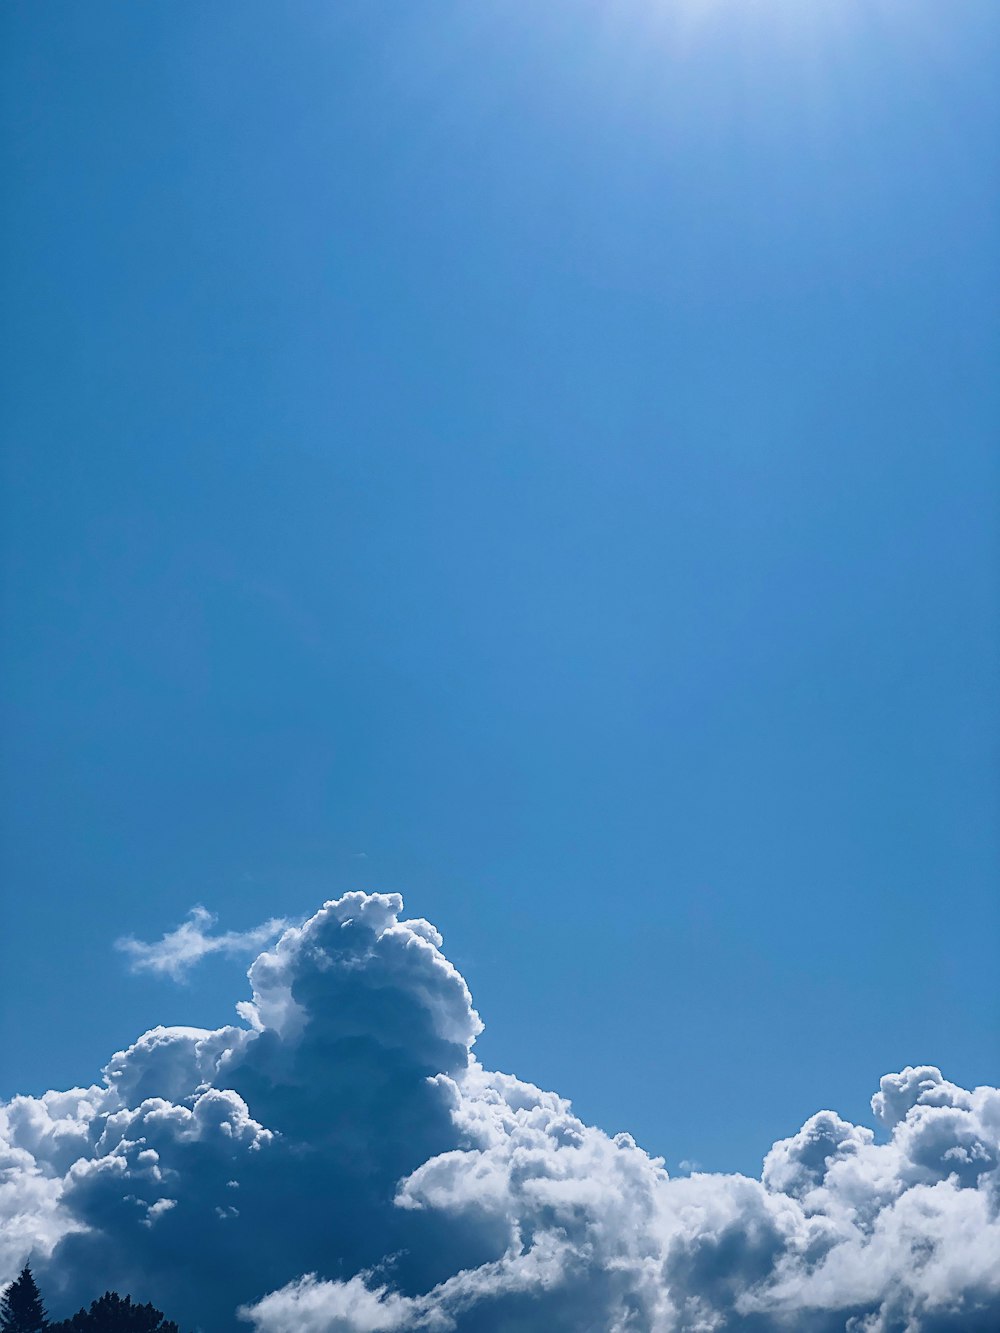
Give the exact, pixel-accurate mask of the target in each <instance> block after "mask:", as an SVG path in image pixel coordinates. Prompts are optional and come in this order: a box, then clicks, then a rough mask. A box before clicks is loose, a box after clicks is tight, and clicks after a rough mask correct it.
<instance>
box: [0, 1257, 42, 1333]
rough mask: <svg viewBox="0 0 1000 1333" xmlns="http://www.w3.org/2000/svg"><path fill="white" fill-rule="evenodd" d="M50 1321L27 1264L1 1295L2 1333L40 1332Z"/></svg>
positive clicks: (0, 1320)
mask: <svg viewBox="0 0 1000 1333" xmlns="http://www.w3.org/2000/svg"><path fill="white" fill-rule="evenodd" d="M48 1326H49V1322H48V1320H47V1319H46V1317H45V1307H44V1306H43V1305H42V1298H41V1296H40V1295H39V1294H38V1287H37V1286H36V1285H35V1279H34V1278H33V1277H32V1276H31V1269H30V1268H29V1267H28V1265H27V1264H25V1265H24V1267H23V1268H22V1269H21V1272H20V1275H19V1276H18V1277H16V1278H15V1279H14V1281H13V1282H12V1283H11V1284H10V1286H9V1287H8V1288H7V1290H6V1291H5V1292H4V1294H3V1296H2V1297H0V1333H39V1330H41V1329H46V1328H48Z"/></svg>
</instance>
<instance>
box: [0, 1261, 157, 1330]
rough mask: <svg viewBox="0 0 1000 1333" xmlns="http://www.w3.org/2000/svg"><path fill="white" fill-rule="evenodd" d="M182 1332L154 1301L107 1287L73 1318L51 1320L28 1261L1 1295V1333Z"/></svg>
mask: <svg viewBox="0 0 1000 1333" xmlns="http://www.w3.org/2000/svg"><path fill="white" fill-rule="evenodd" d="M43 1330H44V1333H179V1330H178V1328H177V1325H176V1324H175V1323H174V1322H173V1320H172V1319H167V1318H166V1317H165V1316H164V1314H163V1312H162V1311H160V1310H157V1309H156V1308H155V1306H152V1305H136V1304H134V1303H133V1301H132V1297H131V1296H119V1295H118V1293H117V1292H116V1291H106V1292H105V1293H104V1295H103V1296H102V1297H101V1298H100V1299H99V1300H96V1301H91V1304H90V1309H89V1310H88V1309H83V1310H77V1312H76V1314H75V1315H72V1316H71V1317H70V1318H69V1319H60V1320H59V1321H58V1322H56V1323H52V1322H51V1321H50V1320H49V1317H48V1315H47V1314H46V1313H45V1306H44V1305H43V1304H42V1297H41V1293H40V1292H39V1290H38V1286H37V1284H36V1282H35V1279H34V1278H33V1277H32V1275H31V1269H30V1268H28V1266H27V1265H25V1267H24V1268H23V1269H22V1270H21V1273H20V1276H19V1277H16V1278H15V1279H14V1281H13V1282H12V1283H11V1284H10V1286H9V1287H8V1288H7V1290H6V1291H5V1292H4V1294H3V1296H2V1297H0V1333H43Z"/></svg>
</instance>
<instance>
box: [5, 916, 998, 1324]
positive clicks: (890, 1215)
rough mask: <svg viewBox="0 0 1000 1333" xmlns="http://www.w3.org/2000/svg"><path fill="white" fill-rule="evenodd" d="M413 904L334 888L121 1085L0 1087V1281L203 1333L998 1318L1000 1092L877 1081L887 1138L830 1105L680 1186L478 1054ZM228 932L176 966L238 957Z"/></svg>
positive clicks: (454, 974)
mask: <svg viewBox="0 0 1000 1333" xmlns="http://www.w3.org/2000/svg"><path fill="white" fill-rule="evenodd" d="M402 908H403V903H402V899H401V897H400V896H399V895H398V894H364V893H349V894H345V895H344V896H343V897H342V898H340V899H337V900H335V901H331V902H327V903H326V904H324V906H323V907H322V908H321V909H320V910H319V911H318V912H317V913H316V914H315V915H314V916H313V917H311V918H310V919H309V920H308V921H306V922H305V923H304V924H302V925H298V926H289V927H287V928H286V929H285V930H284V932H283V933H282V935H281V937H280V939H278V941H277V942H276V943H275V944H274V945H273V946H272V947H271V948H269V949H266V950H265V951H264V952H263V953H261V954H260V955H259V956H258V957H257V959H256V961H255V962H254V963H253V965H252V966H251V968H250V969H249V972H248V976H249V979H250V983H251V987H252V998H251V999H250V1000H249V1001H243V1002H241V1003H240V1004H239V1005H238V1006H237V1009H238V1012H239V1015H240V1018H241V1019H242V1023H241V1024H239V1025H232V1026H227V1027H223V1028H219V1029H216V1030H208V1029H200V1028H182V1027H157V1028H154V1029H152V1030H151V1031H150V1032H147V1033H145V1034H143V1035H142V1036H141V1037H139V1038H138V1039H137V1041H136V1042H135V1043H134V1044H133V1045H132V1046H130V1047H129V1048H128V1049H127V1050H125V1051H120V1052H118V1053H117V1054H116V1055H114V1056H113V1057H112V1059H111V1060H110V1061H109V1063H108V1065H107V1066H106V1067H105V1069H104V1071H103V1080H102V1082H100V1083H97V1084H94V1085H93V1086H91V1087H89V1088H73V1089H70V1090H68V1091H66V1092H48V1093H46V1094H45V1095H44V1096H42V1097H15V1098H13V1099H12V1100H11V1101H10V1102H8V1103H5V1104H3V1105H0V1159H2V1161H0V1168H2V1169H0V1281H6V1280H8V1279H9V1278H11V1277H12V1276H13V1275H14V1273H15V1272H16V1271H17V1269H18V1268H19V1267H20V1265H21V1264H22V1263H24V1262H25V1261H27V1260H30V1262H31V1263H32V1265H33V1266H34V1267H35V1269H36V1271H37V1274H38V1276H39V1280H40V1282H41V1284H42V1286H43V1289H44V1290H45V1292H46V1294H47V1297H48V1300H49V1304H50V1306H53V1307H56V1306H58V1307H60V1308H61V1307H63V1306H65V1307H66V1309H67V1310H68V1309H70V1308H72V1307H74V1306H75V1305H76V1304H80V1303H82V1301H83V1300H84V1299H85V1298H86V1299H89V1298H90V1297H91V1296H92V1295H93V1294H94V1293H95V1292H96V1291H97V1290H98V1288H100V1289H101V1290H103V1289H104V1288H105V1287H116V1288H117V1289H119V1290H128V1291H131V1292H132V1293H133V1294H134V1295H135V1296H136V1297H137V1298H139V1299H142V1300H153V1301H154V1302H156V1303H157V1304H159V1305H161V1306H162V1307H163V1308H164V1309H165V1310H166V1311H167V1313H168V1314H169V1315H170V1317H171V1318H174V1319H177V1320H178V1321H179V1322H180V1323H181V1324H182V1326H183V1327H185V1328H189V1329H200V1330H204V1333H209V1331H210V1333H235V1331H236V1330H243V1333H250V1330H252V1331H253V1333H335V1331H337V1333H383V1331H389V1330H420V1329H423V1330H429V1331H430V1333H448V1331H450V1330H455V1331H456V1333H473V1331H475V1333H501V1330H511V1329H517V1330H524V1331H525V1333H542V1331H543V1330H545V1331H546V1333H588V1331H592V1333H626V1330H628V1331H632V1330H634V1331H635V1333H715V1331H717V1330H720V1331H721V1330H747V1331H748V1333H755V1331H756V1333H764V1331H765V1330H781V1329H788V1330H801V1329H805V1330H809V1331H812V1330H816V1333H833V1330H838V1331H844V1330H846V1331H847V1333H897V1331H899V1333H902V1331H904V1330H906V1331H908V1333H918V1331H919V1333H979V1331H982V1333H985V1331H986V1330H988V1329H994V1328H996V1327H998V1326H1000V1168H998V1163H1000V1091H998V1090H997V1089H996V1088H990V1087H981V1088H976V1089H974V1090H966V1089H963V1088H960V1087H958V1086H956V1085H955V1084H953V1083H950V1082H948V1081H947V1080H946V1079H945V1078H944V1077H943V1076H942V1074H941V1073H940V1071H939V1070H938V1069H936V1068H934V1067H932V1066H919V1067H910V1066H908V1067H907V1068H905V1069H904V1070H902V1071H901V1072H899V1073H892V1074H887V1075H886V1076H885V1077H883V1078H882V1080H881V1084H880V1087H879V1090H878V1092H877V1093H876V1094H875V1096H874V1097H873V1098H872V1110H873V1113H874V1115H875V1118H876V1120H877V1121H878V1122H879V1124H880V1125H881V1126H882V1127H883V1129H884V1130H885V1132H886V1136H887V1137H886V1141H884V1142H877V1141H876V1138H875V1134H874V1133H873V1131H872V1129H871V1128H868V1127H865V1126H858V1125H853V1124H851V1123H849V1122H847V1121H845V1120H843V1119H842V1118H841V1117H840V1116H838V1115H836V1114H835V1113H834V1112H832V1111H828V1110H821V1111H818V1112H817V1113H816V1114H815V1115H813V1116H811V1117H810V1118H809V1120H807V1121H806V1123H805V1125H803V1127H802V1128H801V1129H800V1130H799V1131H798V1133H796V1134H794V1135H792V1136H791V1137H789V1138H786V1139H781V1140H779V1141H777V1142H776V1143H775V1144H774V1145H773V1147H772V1148H771V1149H770V1151H769V1152H768V1153H767V1155H766V1157H765V1159H764V1163H763V1168H762V1172H761V1176H760V1178H759V1179H753V1178H751V1177H748V1176H743V1175H724V1174H717V1173H716V1174H713V1173H707V1172H698V1173H694V1174H691V1175H690V1176H683V1177H679V1178H672V1177H670V1176H669V1175H668V1173H667V1171H666V1170H665V1169H664V1165H663V1162H662V1160H661V1159H659V1158H654V1157H650V1156H649V1155H648V1154H647V1153H646V1152H644V1151H643V1150H642V1149H641V1148H640V1147H638V1146H637V1145H636V1143H635V1142H634V1140H633V1139H632V1138H631V1137H630V1136H629V1135H628V1134H618V1135H615V1136H614V1137H609V1136H608V1135H607V1134H605V1133H604V1132H603V1131H601V1130H599V1129H596V1128H594V1127H591V1126H588V1125H586V1124H584V1123H583V1122H582V1121H580V1120H579V1119H578V1118H577V1117H576V1116H575V1115H574V1114H573V1112H572V1109H571V1106H570V1103H569V1102H568V1101H567V1100H565V1099H564V1098H561V1097H559V1096H558V1095H557V1094H556V1093H553V1092H546V1091H543V1090H541V1089H539V1088H537V1087H534V1086H532V1085H530V1084H527V1083H523V1082H521V1081H520V1080H519V1079H517V1078H514V1077H512V1076H511V1075H507V1074H502V1073H495V1072H490V1071H488V1070H485V1069H483V1068H482V1066H481V1065H480V1064H479V1062H478V1061H477V1060H476V1058H475V1056H474V1055H473V1053H472V1048H473V1045H474V1043H475V1040H476V1037H477V1036H478V1034H479V1033H480V1032H481V1030H482V1023H481V1021H480V1019H479V1016H478V1014H477V1013H476V1011H475V1009H474V1007H473V1004H472V998H471V995H470V993H469V989H468V986H467V985H466V982H465V980H464V978H463V977H462V976H461V974H460V973H459V972H458V971H457V969H456V968H455V967H454V966H453V965H452V964H451V962H449V960H448V959H447V958H446V956H445V955H444V953H443V952H442V940H441V936H440V934H439V933H438V932H437V930H436V929H435V928H434V927H433V926H432V925H431V924H430V923H429V922H427V921H424V920H422V919H419V918H417V919H409V920H407V919H403V918H402V916H401V913H402ZM209 924H210V920H209V918H208V916H207V914H204V913H203V914H202V915H201V916H200V917H192V919H191V922H190V923H189V927H190V928H188V927H185V926H182V927H181V928H179V931H177V932H174V933H173V934H172V935H170V936H166V937H164V939H165V941H167V942H169V941H170V940H172V939H174V938H175V937H176V941H177V946H176V948H175V949H174V951H173V952H171V949H170V947H169V944H168V947H167V949H166V950H165V951H162V950H161V952H162V956H163V957H164V958H165V959H167V960H168V962H169V965H164V966H161V967H159V968H158V970H160V971H163V972H167V973H173V974H182V973H183V971H184V969H185V968H186V967H187V966H188V964H189V962H191V961H194V956H195V955H197V954H198V950H199V949H200V950H201V953H208V952H212V951H217V950H213V949H212V948H210V947H203V945H202V944H199V942H198V941H199V940H201V941H204V940H205V939H206V938H208V937H207V936H206V934H205V927H206V926H208V925H209ZM281 924H282V923H280V922H277V921H275V922H270V923H267V926H266V927H263V928H262V930H265V931H267V932H269V933H270V934H272V935H273V933H274V931H275V930H276V929H278V928H280V926H281ZM185 931H187V934H185V933H184V932H185ZM195 934H197V936H198V939H197V940H195V939H194V935H195ZM252 935H253V933H252V932H250V933H248V935H246V936H241V937H236V936H223V937H214V938H221V939H228V940H231V941H232V942H233V944H232V947H233V948H235V947H243V946H244V945H245V943H246V942H247V941H248V940H249V939H250V938H251V936H252ZM237 938H239V939H240V941H241V944H240V945H239V946H237V945H236V943H235V941H236V940H237ZM262 938H266V936H263V937H262ZM162 944H163V942H161V945H162ZM219 947H220V948H225V947H227V946H226V945H221V946H219ZM155 948H157V946H141V945H135V946H134V949H133V950H132V952H133V954H134V956H136V957H137V958H138V957H146V955H144V954H136V953H135V950H136V949H138V950H142V949H155ZM149 956H150V957H152V956H153V955H149ZM170 960H173V961H170ZM147 965H149V964H147Z"/></svg>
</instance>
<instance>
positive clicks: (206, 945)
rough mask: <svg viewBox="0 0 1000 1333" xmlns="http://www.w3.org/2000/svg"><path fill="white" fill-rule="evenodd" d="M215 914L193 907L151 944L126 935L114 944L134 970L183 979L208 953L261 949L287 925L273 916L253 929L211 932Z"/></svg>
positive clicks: (246, 951) (238, 953)
mask: <svg viewBox="0 0 1000 1333" xmlns="http://www.w3.org/2000/svg"><path fill="white" fill-rule="evenodd" d="M215 922H216V917H215V916H214V914H213V913H212V912H209V911H207V910H206V909H205V908H204V907H192V908H191V911H190V912H189V913H188V919H187V920H186V921H184V922H182V923H181V925H179V926H178V927H177V929H176V930H169V931H167V933H166V934H165V935H163V936H162V937H161V938H160V939H158V940H156V941H154V942H153V943H152V944H146V943H144V942H143V941H142V940H137V939H134V938H133V937H132V936H131V935H125V936H123V937H122V938H121V939H119V940H116V941H115V948H116V949H120V950H121V951H122V953H126V954H128V956H129V958H130V960H131V967H132V971H133V972H153V973H158V974H159V975H161V976H168V977H173V979H174V980H175V981H182V980H183V979H184V978H185V977H186V976H187V974H188V972H190V970H191V968H192V967H194V965H195V963H199V962H201V960H202V959H203V958H206V957H207V956H208V955H209V954H213V953H223V954H230V955H236V956H239V955H240V954H246V953H252V952H253V951H254V950H255V949H260V948H261V947H262V946H263V945H265V944H268V943H269V942H270V941H271V940H273V939H274V938H275V936H276V935H280V934H281V932H282V931H283V930H285V929H286V928H287V926H288V922H287V921H286V920H285V919H284V918H283V917H272V918H271V920H270V921H265V922H264V923H263V925H260V926H254V927H253V929H252V930H227V931H226V932H225V933H224V934H222V935H213V934H212V933H211V931H212V927H213V926H214V925H215Z"/></svg>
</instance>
